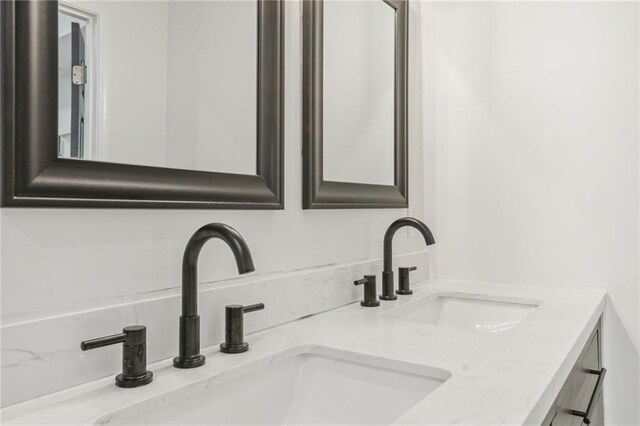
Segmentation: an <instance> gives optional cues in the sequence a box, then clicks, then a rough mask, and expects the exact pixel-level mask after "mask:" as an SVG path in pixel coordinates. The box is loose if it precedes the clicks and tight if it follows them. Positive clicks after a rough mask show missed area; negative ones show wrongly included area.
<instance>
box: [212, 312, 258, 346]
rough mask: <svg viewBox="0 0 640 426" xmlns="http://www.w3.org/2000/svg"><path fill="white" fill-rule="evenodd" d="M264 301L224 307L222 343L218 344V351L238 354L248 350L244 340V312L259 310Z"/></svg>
mask: <svg viewBox="0 0 640 426" xmlns="http://www.w3.org/2000/svg"><path fill="white" fill-rule="evenodd" d="M263 309H264V303H256V304H254V305H247V306H242V305H227V306H226V307H225V311H224V316H225V327H224V343H221V344H220V352H224V353H227V354H238V353H242V352H246V351H248V350H249V344H248V343H247V342H245V341H244V314H245V313H247V314H248V313H250V312H255V311H261V310H263Z"/></svg>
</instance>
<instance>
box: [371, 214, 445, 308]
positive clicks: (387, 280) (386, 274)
mask: <svg viewBox="0 0 640 426" xmlns="http://www.w3.org/2000/svg"><path fill="white" fill-rule="evenodd" d="M405 226H411V227H412V228H416V229H417V230H418V231H420V233H421V234H422V237H423V238H424V242H425V243H427V245H428V246H430V245H432V244H435V243H436V240H435V239H434V238H433V234H432V233H431V230H430V229H429V227H427V225H425V224H424V223H423V222H421V221H419V220H418V219H414V218H412V217H403V218H401V219H398V220H396V221H395V222H393V223H392V224H391V225H389V228H388V229H387V232H385V234H384V250H383V251H384V260H383V263H384V270H383V271H382V294H381V295H380V299H382V300H396V299H397V298H398V296H396V295H395V294H393V287H394V285H393V236H394V235H395V233H396V231H397V230H398V229H400V228H404V227H405Z"/></svg>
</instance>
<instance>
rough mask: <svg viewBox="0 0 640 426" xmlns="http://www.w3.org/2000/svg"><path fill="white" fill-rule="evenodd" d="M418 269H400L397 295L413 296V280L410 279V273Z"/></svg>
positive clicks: (410, 267)
mask: <svg viewBox="0 0 640 426" xmlns="http://www.w3.org/2000/svg"><path fill="white" fill-rule="evenodd" d="M417 269H418V268H417V267H416V266H409V267H403V268H398V289H397V290H396V294H401V295H409V294H413V290H411V288H410V282H411V280H410V279H409V273H410V272H411V271H415V270H417Z"/></svg>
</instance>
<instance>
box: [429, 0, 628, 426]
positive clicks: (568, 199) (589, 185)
mask: <svg viewBox="0 0 640 426" xmlns="http://www.w3.org/2000/svg"><path fill="white" fill-rule="evenodd" d="M638 7H639V4H638V3H637V2H627V3H615V2H589V3H583V2H556V3H554V2H544V3H543V2H540V3H538V2H531V3H518V2H500V3H498V2H489V3H488V2H479V3H468V2H465V3H462V2H451V3H446V2H444V3H425V4H423V8H422V12H423V13H422V32H423V64H424V77H423V82H424V85H425V90H424V110H423V111H424V126H425V127H424V128H425V132H424V137H425V140H426V141H427V143H426V145H425V170H426V172H425V182H426V188H425V189H426V193H427V194H428V195H427V198H426V208H427V214H426V216H427V217H428V218H429V220H430V222H431V224H433V226H434V228H435V230H436V231H437V233H438V237H439V238H438V242H439V244H438V250H436V251H434V255H435V262H434V269H433V272H434V274H435V275H436V276H438V277H439V278H459V279H469V280H476V281H492V282H505V283H514V284H526V285H540V286H559V287H574V288H581V289H598V290H606V291H608V292H609V299H608V305H607V309H606V314H605V330H604V331H605V335H604V339H605V340H604V342H605V343H604V365H605V366H606V367H607V368H608V369H609V374H608V376H607V379H606V383H605V386H606V388H605V394H604V395H605V411H606V418H607V424H611V425H623V424H627V425H637V424H640V413H639V412H638V401H639V400H640V392H639V383H638V377H639V371H638V369H639V361H640V359H639V356H638V349H639V347H640V342H639V337H640V328H639V317H638V315H639V313H638V312H639V298H640V292H639V281H640V277H639V271H638V267H639V266H638V265H639V263H638V261H639V258H640V255H639V235H638V218H639V210H638V203H639V202H638V198H639V195H638V194H639V173H638V139H639V124H638V123H639V119H638V114H639V108H638V99H639V92H638V90H639V87H638V79H639V75H640V70H639V66H638V60H639V58H638V51H639V47H640V46H639V45H638V36H639V33H638V26H639V24H638V22H639V17H638V15H639V10H638Z"/></svg>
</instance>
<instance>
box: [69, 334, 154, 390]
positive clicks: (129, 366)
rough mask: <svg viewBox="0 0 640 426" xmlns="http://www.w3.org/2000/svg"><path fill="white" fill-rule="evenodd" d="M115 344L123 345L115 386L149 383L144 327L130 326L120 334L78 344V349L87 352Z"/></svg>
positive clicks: (149, 374) (150, 375)
mask: <svg viewBox="0 0 640 426" xmlns="http://www.w3.org/2000/svg"><path fill="white" fill-rule="evenodd" d="M116 343H124V344H123V345H122V373H120V374H118V375H117V376H116V386H119V387H121V388H136V387H138V386H144V385H147V384H149V383H151V382H152V381H153V373H152V372H151V371H149V370H147V328H146V327H145V326H144V325H131V326H129V327H125V328H124V329H123V330H122V333H120V334H112V335H110V336H105V337H99V338H97V339H91V340H85V341H84V342H82V343H80V349H82V350H83V351H88V350H90V349H96V348H101V347H103V346H108V345H114V344H116Z"/></svg>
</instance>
